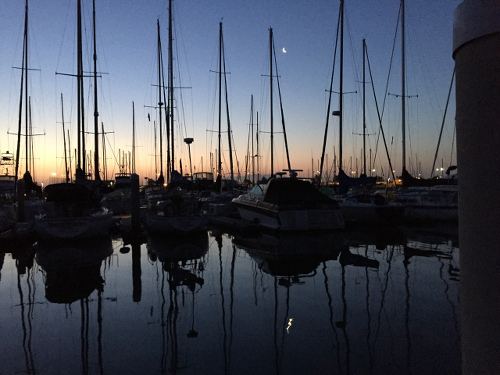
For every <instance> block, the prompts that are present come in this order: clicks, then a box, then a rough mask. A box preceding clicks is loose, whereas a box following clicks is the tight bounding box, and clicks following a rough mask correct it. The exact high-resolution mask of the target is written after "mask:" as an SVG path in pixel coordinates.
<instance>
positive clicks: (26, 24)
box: [23, 0, 29, 172]
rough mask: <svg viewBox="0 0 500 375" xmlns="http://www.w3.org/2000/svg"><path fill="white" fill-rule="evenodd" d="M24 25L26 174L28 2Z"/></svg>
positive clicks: (27, 161)
mask: <svg viewBox="0 0 500 375" xmlns="http://www.w3.org/2000/svg"><path fill="white" fill-rule="evenodd" d="M25 21H26V22H25V24H24V40H25V43H24V62H23V69H24V70H25V72H26V73H25V75H26V79H25V80H24V102H25V106H24V116H25V133H24V134H25V148H26V165H25V168H24V169H25V172H28V163H29V145H28V118H29V110H28V0H26V14H25Z"/></svg>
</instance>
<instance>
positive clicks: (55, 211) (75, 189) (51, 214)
mask: <svg viewBox="0 0 500 375" xmlns="http://www.w3.org/2000/svg"><path fill="white" fill-rule="evenodd" d="M77 19H78V47H79V48H78V73H77V75H76V76H77V80H78V98H79V100H78V125H79V126H78V130H79V132H78V133H79V134H78V145H79V147H78V151H79V152H78V164H77V169H76V183H74V184H73V183H68V182H66V183H59V184H51V185H47V186H46V187H45V190H44V194H45V196H46V200H45V204H44V213H43V214H41V215H37V216H36V217H35V231H36V232H37V234H38V236H39V237H40V238H41V239H44V240H77V239H78V240H80V239H92V238H99V237H103V236H105V235H106V234H108V233H109V231H110V230H111V226H112V224H113V216H112V215H113V213H112V212H111V211H110V210H108V209H107V208H105V207H102V205H101V194H100V192H99V185H100V180H101V179H100V176H99V157H98V151H97V150H98V147H99V144H98V142H99V141H98V134H97V132H98V129H97V126H96V128H95V132H96V136H95V138H94V140H95V151H94V155H97V156H96V157H95V165H94V168H95V181H94V183H93V186H92V185H91V184H90V183H89V182H88V181H86V178H87V174H86V172H85V164H86V163H85V146H84V143H85V142H84V138H85V137H84V135H85V132H84V121H83V120H84V117H83V113H84V111H83V108H84V107H83V78H84V76H83V63H82V48H81V42H82V30H81V0H78V1H77ZM93 20H94V85H95V84H96V83H97V82H96V71H95V70H96V60H97V54H96V52H95V49H96V46H95V0H94V1H93ZM94 95H97V92H96V91H94ZM94 106H95V108H94V114H95V121H96V124H97V118H96V117H97V116H98V111H97V99H95V102H94ZM80 137H81V138H80ZM81 156H83V164H82V163H81V160H82V159H81ZM82 165H83V168H81V166H82Z"/></svg>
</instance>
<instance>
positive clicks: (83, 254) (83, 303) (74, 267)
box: [36, 237, 113, 374]
mask: <svg viewBox="0 0 500 375" xmlns="http://www.w3.org/2000/svg"><path fill="white" fill-rule="evenodd" d="M112 253H113V247H112V243H111V238H110V237H105V238H100V239H95V240H87V241H79V242H78V243H41V244H40V245H39V246H38V249H37V252H36V262H37V263H38V264H39V265H40V267H41V269H42V271H43V273H44V276H45V280H44V283H45V298H46V299H47V300H48V301H49V302H51V303H55V304H64V305H65V306H66V308H67V311H68V313H69V314H72V313H73V312H72V304H73V303H74V302H77V301H78V302H79V305H80V318H81V324H80V346H81V350H80V353H81V354H80V356H81V366H82V367H81V372H82V374H88V373H89V372H90V367H89V366H90V363H91V339H92V335H91V326H92V320H91V319H92V316H93V312H92V309H91V304H92V302H94V301H93V300H92V299H91V298H90V296H91V294H92V293H93V292H94V291H97V359H98V361H97V363H98V367H99V372H100V373H103V347H102V334H103V312H102V311H103V291H104V284H105V281H104V279H103V277H102V276H101V265H102V263H103V261H104V260H105V259H106V258H107V257H108V256H110V255H111V254H112Z"/></svg>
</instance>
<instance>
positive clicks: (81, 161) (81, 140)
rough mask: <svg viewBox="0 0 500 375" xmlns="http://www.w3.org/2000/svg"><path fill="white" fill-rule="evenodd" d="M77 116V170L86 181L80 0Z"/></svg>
mask: <svg viewBox="0 0 500 375" xmlns="http://www.w3.org/2000/svg"><path fill="white" fill-rule="evenodd" d="M77 7H78V8H77V59H78V68H77V91H78V95H77V100H78V107H77V116H78V121H77V122H78V161H77V169H80V170H81V171H82V172H83V176H82V177H83V179H86V175H87V174H86V168H87V167H86V162H85V111H84V109H85V105H84V95H83V47H82V9H81V0H78V1H77Z"/></svg>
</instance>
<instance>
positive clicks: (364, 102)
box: [363, 39, 367, 176]
mask: <svg viewBox="0 0 500 375" xmlns="http://www.w3.org/2000/svg"><path fill="white" fill-rule="evenodd" d="M365 53H366V41H365V39H363V173H364V175H365V176H366V175H367V174H366V95H365V94H366V91H365V86H366V85H365V84H366V78H365V77H366V74H365V60H366V57H365Z"/></svg>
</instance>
